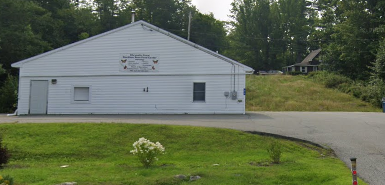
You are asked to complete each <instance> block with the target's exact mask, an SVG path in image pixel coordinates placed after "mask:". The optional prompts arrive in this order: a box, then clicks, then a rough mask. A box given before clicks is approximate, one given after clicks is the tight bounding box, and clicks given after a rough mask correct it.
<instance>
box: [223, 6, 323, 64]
mask: <svg viewBox="0 0 385 185" xmlns="http://www.w3.org/2000/svg"><path fill="white" fill-rule="evenodd" d="M232 6H233V8H232V11H231V12H232V18H233V19H234V21H233V22H232V27H233V30H231V33H230V34H229V40H230V41H229V43H230V48H229V49H228V50H227V51H226V53H227V54H229V55H230V56H231V57H232V58H235V59H236V60H238V61H241V62H242V63H245V64H247V65H249V66H251V67H253V68H254V69H256V70H269V69H277V68H281V67H282V66H283V65H289V64H294V63H297V62H300V61H301V60H302V58H303V57H304V56H305V53H306V52H307V51H308V50H309V46H310V44H309V42H308V37H309V35H310V32H311V29H310V28H311V25H312V24H313V22H314V21H313V18H314V16H315V13H314V9H312V8H311V3H310V1H307V0H278V1H271V0H234V2H233V3H232Z"/></svg>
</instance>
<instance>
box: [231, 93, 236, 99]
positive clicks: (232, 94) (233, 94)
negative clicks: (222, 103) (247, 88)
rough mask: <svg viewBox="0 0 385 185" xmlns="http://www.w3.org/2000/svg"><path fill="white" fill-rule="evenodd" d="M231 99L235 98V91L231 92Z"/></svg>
mask: <svg viewBox="0 0 385 185" xmlns="http://www.w3.org/2000/svg"><path fill="white" fill-rule="evenodd" d="M231 99H232V100H236V99H237V91H233V92H231Z"/></svg>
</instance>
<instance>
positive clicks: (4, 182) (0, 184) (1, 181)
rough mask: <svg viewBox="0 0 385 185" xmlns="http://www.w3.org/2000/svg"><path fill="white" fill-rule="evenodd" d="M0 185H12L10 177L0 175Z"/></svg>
mask: <svg viewBox="0 0 385 185" xmlns="http://www.w3.org/2000/svg"><path fill="white" fill-rule="evenodd" d="M0 185H13V178H12V177H10V176H8V175H7V176H5V177H4V178H3V176H1V175H0Z"/></svg>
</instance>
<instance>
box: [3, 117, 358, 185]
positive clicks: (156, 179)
mask: <svg viewBox="0 0 385 185" xmlns="http://www.w3.org/2000/svg"><path fill="white" fill-rule="evenodd" d="M0 130H1V131H2V134H3V135H4V141H3V142H4V143H5V144H6V146H7V147H8V149H9V150H10V151H11V153H12V160H11V161H10V163H9V164H8V165H7V166H6V167H5V168H4V169H1V170H0V174H1V175H10V176H12V177H13V178H14V180H15V184H16V185H24V184H32V185H33V184H41V185H50V184H59V183H62V182H72V181H75V182H78V184H79V185H84V184H85V185H91V184H92V185H94V184H108V185H110V184H111V185H118V184H146V185H147V184H149V185H151V184H229V185H230V184H231V185H234V184H263V185H268V184H293V185H294V184H323V185H325V184H331V185H338V184H341V185H345V184H351V173H350V170H349V169H348V168H347V167H346V166H345V165H344V164H343V163H342V162H341V161H340V160H338V159H337V158H335V157H334V156H333V155H331V153H330V151H329V150H325V149H321V148H316V147H314V146H310V145H306V144H303V143H296V142H292V141H286V140H279V142H280V143H281V144H282V145H283V156H282V163H281V164H274V165H271V164H270V163H269V157H268V153H267V151H266V148H267V147H268V146H269V143H270V142H271V141H272V140H273V138H269V137H262V136H258V135H252V134H248V133H244V132H241V131H235V130H228V129H215V128H200V127H187V126H164V125H133V124H1V125H0ZM140 137H145V138H148V139H150V140H151V141H154V142H155V141H159V142H161V143H162V144H163V145H164V146H165V148H166V154H165V155H162V156H160V157H159V158H160V160H159V161H158V162H157V163H156V165H155V166H153V167H150V168H148V169H146V168H144V167H142V166H141V164H140V163H139V162H138V160H137V158H136V156H133V155H131V154H130V153H129V151H130V150H131V149H132V143H133V142H134V141H136V140H138V138H140ZM213 164H219V165H213ZM62 165H69V166H68V167H67V168H61V167H60V166H62ZM177 174H184V175H187V176H190V175H199V176H201V177H202V179H199V180H198V181H196V182H188V181H178V180H176V179H175V178H174V175H177ZM359 183H360V184H365V183H364V182H361V181H360V182H359Z"/></svg>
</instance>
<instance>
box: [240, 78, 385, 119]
mask: <svg viewBox="0 0 385 185" xmlns="http://www.w3.org/2000/svg"><path fill="white" fill-rule="evenodd" d="M246 79H247V82H246V85H247V87H246V89H247V95H246V110H248V111H342V112H380V111H381V109H379V108H376V107H373V106H372V105H370V104H369V103H366V102H363V101H361V100H359V99H357V98H355V97H353V96H351V95H348V94H345V93H342V92H339V91H337V90H334V89H327V88H325V87H324V86H323V85H322V84H317V83H315V82H313V81H311V80H309V79H306V76H290V75H269V76H256V75H248V76H247V78H246Z"/></svg>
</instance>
